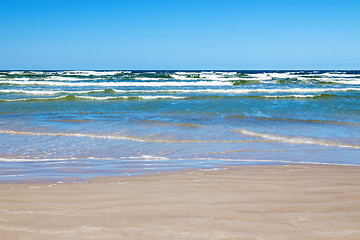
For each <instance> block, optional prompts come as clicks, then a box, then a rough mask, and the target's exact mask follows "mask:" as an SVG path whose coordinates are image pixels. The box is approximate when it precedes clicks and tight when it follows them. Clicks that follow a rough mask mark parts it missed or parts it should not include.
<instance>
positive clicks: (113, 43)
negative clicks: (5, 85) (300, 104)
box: [0, 0, 360, 70]
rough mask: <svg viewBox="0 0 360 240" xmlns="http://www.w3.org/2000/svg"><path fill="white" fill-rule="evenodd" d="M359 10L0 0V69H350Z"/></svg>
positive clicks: (248, 0)
mask: <svg viewBox="0 0 360 240" xmlns="http://www.w3.org/2000/svg"><path fill="white" fill-rule="evenodd" d="M359 12H360V1H359V0H326V1H325V0H312V1H309V0H300V1H298V0H288V1H285V0H282V1H281V0H237V1H234V0H217V1H216V0H207V1H205V0H204V1H203V0H192V1H188V0H167V1H160V0H148V1H145V0H143V1H142V0H129V1H128V0H123V1H122V0H118V1H112V0H98V1H92V0H86V1H81V0H71V1H69V0H51V1H50V0H46V1H40V0H32V1H28V0H23V1H20V0H11V1H10V0H0V69H2V70H15V69H16V70H30V69H31V70H56V69H58V70H61V69H68V70H101V69H103V70H107V69H109V70H110V69H117V70H195V69H196V70H205V69H206V70H212V69H213V70H265V69H268V70H273V69H274V70H292V69H293V70H296V69H319V70H320V69H324V70H326V69H338V70H342V69H343V70H346V69H353V70H359V69H360V14H359Z"/></svg>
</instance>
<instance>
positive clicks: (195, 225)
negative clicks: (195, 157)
mask: <svg viewBox="0 0 360 240" xmlns="http://www.w3.org/2000/svg"><path fill="white" fill-rule="evenodd" d="M0 189H1V191H0V199H1V200H0V209H1V211H0V235H1V236H2V238H3V239H5V240H7V239H9V240H10V239H23V238H30V239H81V238H92V239H115V238H116V239H118V238H125V239H339V238H344V239H359V238H360V230H359V229H360V220H359V219H360V207H359V206H360V167H354V166H331V165H309V164H308V165H255V166H254V165H251V166H237V167H227V169H224V170H204V169H203V170H199V169H195V170H188V171H177V172H167V173H155V174H148V175H140V176H133V177H111V176H110V177H96V178H92V179H89V183H62V184H48V183H36V184H34V183H25V184H0Z"/></svg>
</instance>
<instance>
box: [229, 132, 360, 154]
mask: <svg viewBox="0 0 360 240" xmlns="http://www.w3.org/2000/svg"><path fill="white" fill-rule="evenodd" d="M235 131H236V132H240V133H241V134H243V135H247V136H251V137H259V138H263V139H266V140H273V141H276V142H284V143H292V144H315V145H321V146H327V147H341V148H353V149H360V145H355V144H346V143H338V142H331V141H327V140H323V139H316V138H310V137H293V136H283V135H279V134H270V133H261V132H254V131H249V130H245V129H240V130H235Z"/></svg>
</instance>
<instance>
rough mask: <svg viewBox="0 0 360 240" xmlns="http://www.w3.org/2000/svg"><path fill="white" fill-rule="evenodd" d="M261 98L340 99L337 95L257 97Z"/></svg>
mask: <svg viewBox="0 0 360 240" xmlns="http://www.w3.org/2000/svg"><path fill="white" fill-rule="evenodd" d="M257 97H261V98H333V97H338V95H335V94H316V95H299V94H295V95H265V96H257Z"/></svg>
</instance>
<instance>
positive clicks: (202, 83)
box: [0, 80, 232, 87]
mask: <svg viewBox="0 0 360 240" xmlns="http://www.w3.org/2000/svg"><path fill="white" fill-rule="evenodd" d="M0 84H7V85H42V86H69V87H94V86H95V87H96V86H104V87H174V86H177V87H182V86H231V85H232V83H231V82H222V81H192V82H189V81H187V82H181V81H179V82H174V81H164V82H159V81H157V82H155V81H154V82H121V81H119V82H53V81H30V80H29V81H20V80H19V81H14V80H0Z"/></svg>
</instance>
